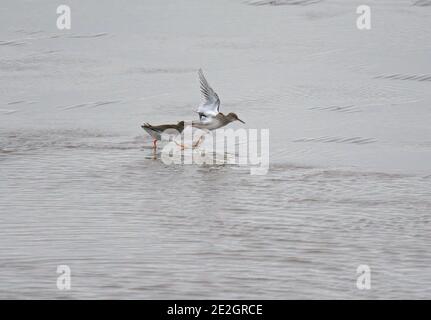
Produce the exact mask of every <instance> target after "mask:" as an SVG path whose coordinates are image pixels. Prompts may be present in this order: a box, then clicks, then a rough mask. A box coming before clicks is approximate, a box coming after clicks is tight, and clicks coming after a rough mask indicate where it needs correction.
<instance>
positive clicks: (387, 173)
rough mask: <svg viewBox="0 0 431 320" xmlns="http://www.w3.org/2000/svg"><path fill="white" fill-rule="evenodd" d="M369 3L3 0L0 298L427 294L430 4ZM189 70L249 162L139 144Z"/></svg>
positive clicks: (190, 102)
mask: <svg viewBox="0 0 431 320" xmlns="http://www.w3.org/2000/svg"><path fill="white" fill-rule="evenodd" d="M65 4H67V3H65ZM367 4H368V5H369V6H370V7H371V19H372V20H371V21H372V27H371V30H358V29H357V27H356V19H357V17H358V14H357V13H356V7H357V6H358V4H357V2H356V1H341V0H326V1H306V0H304V1H281V0H280V1H241V0H238V1H237V0H230V1H228V0H221V1H209V0H207V1H202V0H191V1H187V2H179V1H173V0H172V1H163V2H161V1H156V0H147V1H137V0H133V1H128V2H127V3H122V2H117V1H112V0H110V1H99V2H96V1H73V2H69V5H70V7H71V17H72V24H71V30H58V29H57V27H56V19H57V17H58V15H57V14H56V8H57V6H58V2H57V1H53V0H47V1H43V2H42V1H24V0H21V1H12V0H3V1H2V3H1V4H0V298H4V299H56V298H59V299H107V298H118V299H154V298H159V299H204V298H221V299H231V298H232V299H271V298H272V299H295V298H296V299H306V298H311V299H328V298H335V299H384V298H392V299H402V298H409V299H417V298H419V299H420V298H428V299H429V298H431V250H430V248H431V126H430V123H431V109H430V108H431V90H430V89H431V82H430V79H431V63H430V54H431V38H430V34H429V30H431V2H430V1H427V0H422V1H413V0H412V1H410V0H404V1H367ZM199 68H203V70H204V72H205V74H206V76H207V79H208V81H209V82H210V84H211V85H212V87H213V88H214V89H215V91H216V92H217V93H218V95H219V96H220V99H221V111H222V112H225V113H228V112H235V113H237V114H238V115H239V117H240V118H241V119H243V120H244V121H245V122H246V124H245V125H242V124H240V123H236V124H233V125H231V126H230V127H232V128H257V129H269V132H270V154H269V156H270V158H269V160H270V167H269V171H268V173H267V174H266V175H251V174H250V171H249V170H248V169H247V168H246V167H240V166H235V165H213V166H211V165H203V166H201V165H166V164H164V163H163V161H161V159H160V154H156V156H155V157H154V155H153V152H152V149H151V139H150V138H149V137H148V135H146V134H145V132H144V131H143V130H142V129H141V128H140V125H141V124H142V123H143V122H150V123H152V124H159V123H166V122H175V121H179V120H185V119H193V118H195V117H196V115H195V113H194V112H193V110H195V109H196V107H197V105H198V104H199V102H200V99H201V98H200V93H199V84H198V80H197V70H198V69H199ZM59 265H67V266H69V267H70V269H71V289H70V290H58V288H57V285H56V282H57V277H58V276H59V274H57V272H56V271H57V266H59ZM359 265H368V266H369V267H370V270H371V288H370V289H369V290H359V289H358V288H357V285H356V282H357V278H358V274H357V267H358V266H359Z"/></svg>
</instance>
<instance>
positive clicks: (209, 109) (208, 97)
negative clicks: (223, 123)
mask: <svg viewBox="0 0 431 320" xmlns="http://www.w3.org/2000/svg"><path fill="white" fill-rule="evenodd" d="M198 74H199V81H200V86H201V93H202V96H203V98H204V102H203V103H202V104H201V105H200V106H199V108H198V110H197V112H198V113H199V118H200V119H201V120H202V119H203V117H215V116H216V115H217V114H218V113H219V110H220V99H219V97H218V95H217V93H215V91H214V90H213V89H212V88H211V86H210V85H209V83H208V81H207V79H205V76H204V73H203V72H202V69H199V71H198Z"/></svg>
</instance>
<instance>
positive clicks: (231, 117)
mask: <svg viewBox="0 0 431 320" xmlns="http://www.w3.org/2000/svg"><path fill="white" fill-rule="evenodd" d="M226 117H227V118H228V119H229V121H230V122H233V121H239V122H242V123H245V122H244V121H242V120H241V119H240V118H238V116H237V115H236V113H233V112H231V113H229V114H228V115H227V116H226Z"/></svg>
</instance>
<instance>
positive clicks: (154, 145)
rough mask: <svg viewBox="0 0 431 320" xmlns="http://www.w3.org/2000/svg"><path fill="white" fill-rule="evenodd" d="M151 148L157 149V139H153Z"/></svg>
mask: <svg viewBox="0 0 431 320" xmlns="http://www.w3.org/2000/svg"><path fill="white" fill-rule="evenodd" d="M153 149H154V150H155V149H157V140H153Z"/></svg>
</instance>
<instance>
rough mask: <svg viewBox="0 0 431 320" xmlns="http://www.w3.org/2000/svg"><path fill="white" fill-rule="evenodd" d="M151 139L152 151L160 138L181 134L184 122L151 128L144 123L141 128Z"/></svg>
mask: <svg viewBox="0 0 431 320" xmlns="http://www.w3.org/2000/svg"><path fill="white" fill-rule="evenodd" d="M141 128H142V129H144V130H145V131H146V132H147V133H148V134H149V135H150V136H151V137H152V138H153V149H154V150H155V149H156V148H157V141H158V140H162V138H165V137H167V138H168V139H169V138H171V137H175V136H177V135H178V134H181V133H182V132H183V130H184V121H180V122H178V123H177V124H162V125H159V126H152V125H151V124H149V123H144V124H143V125H142V126H141Z"/></svg>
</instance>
